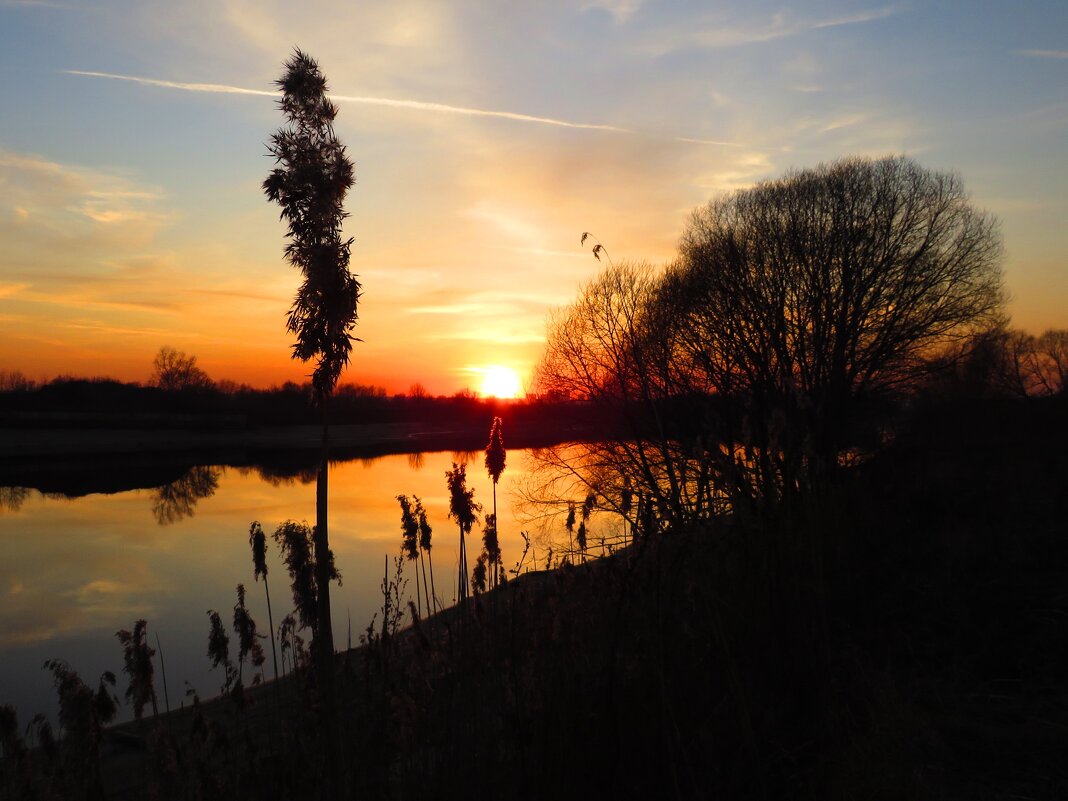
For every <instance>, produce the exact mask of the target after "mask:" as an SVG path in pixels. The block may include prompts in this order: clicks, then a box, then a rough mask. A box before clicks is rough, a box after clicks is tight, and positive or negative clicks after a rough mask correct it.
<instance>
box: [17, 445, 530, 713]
mask: <svg viewBox="0 0 1068 801" xmlns="http://www.w3.org/2000/svg"><path fill="white" fill-rule="evenodd" d="M457 458H458V455H457V454H453V453H449V452H441V453H427V454H418V455H416V454H411V455H395V456H382V457H377V458H374V459H366V460H355V461H350V462H344V463H336V464H333V465H331V470H330V543H331V546H332V547H333V549H334V553H335V558H336V561H337V566H338V568H339V569H340V571H341V574H342V580H343V583H342V586H340V587H337V586H334V587H333V588H332V589H331V602H332V607H333V614H334V638H335V643H336V645H337V647H338V648H339V649H342V648H344V647H345V646H346V644H347V641H348V637H349V631H350V620H351V638H352V643H353V644H357V643H358V638H359V634H360V633H361V632H362V631H363V630H364V629H365V628H366V626H367V624H368V623H369V622H370V620H371V618H372V615H373V614H374V613H375V611H376V610H378V609H380V608H381V606H382V595H381V591H380V586H381V582H382V575H383V562H384V557H385V556H386V555H389V557H390V562H391V569H392V557H393V556H395V555H397V554H398V553H399V548H400V510H399V506H398V504H397V501H396V500H395V496H396V495H397V494H398V493H404V494H407V495H412V494H414V495H418V496H420V497H421V498H422V500H423V504H424V506H425V507H426V509H427V513H428V518H429V521H430V523H431V525H432V526H433V527H434V535H433V555H434V573H435V577H436V582H437V591H438V595H439V596H440V597H442V598H443V599H444V600H445V602H446V603H450V604H451V603H452V599H453V597H454V593H455V578H456V559H457V550H458V533H457V529H456V526H455V524H454V523H453V522H452V521H451V520H449V519H448V501H449V499H448V491H447V488H446V485H445V471H446V470H448V469H449V468H450V467H451V465H452V462H453V461H455V460H456V459H457ZM528 469H529V462H528V454H527V453H526V452H524V451H509V453H508V466H507V468H506V470H505V473H504V475H503V476H502V478H501V482H500V484H498V488H497V505H498V510H499V514H500V518H501V523H500V526H499V528H500V532H501V534H500V537H501V547H502V549H503V558H504V563H505V565H506V567H512V566H513V565H514V564H515V562H516V560H517V559H518V558H519V556H520V553H521V552H522V548H523V546H522V539H521V537H520V536H519V531H520V527H521V525H522V527H523V528H526V529H528V530H529V528H530V525H529V523H523V524H521V522H520V520H519V519H517V515H516V494H515V492H514V491H513V490H514V488H515V487H517V486H519V485H520V484H521V483H522V482H523V481H524V479H525V478H526V476H527V475H528V472H527V471H528ZM199 471H200V472H199V476H200V478H201V484H202V485H205V486H202V487H201V488H200V489H199V490H198V489H197V486H196V484H197V482H195V481H194V482H192V483H193V487H192V488H190V487H186V488H185V492H182V491H180V490H181V488H180V487H179V488H177V491H176V490H175V488H173V487H172V490H171V491H169V492H168V491H164V490H160V489H155V490H152V489H141V490H131V491H128V492H119V493H114V494H93V495H86V496H84V497H78V498H66V497H57V496H47V497H46V496H44V495H42V494H41V493H39V492H37V491H35V490H29V491H24V492H20V491H13V490H10V489H5V490H4V492H5V493H6V498H7V503H6V504H5V505H4V508H3V509H2V510H0V547H2V548H3V552H4V554H3V558H2V560H0V595H2V598H3V603H2V604H0V703H9V704H12V705H13V706H15V708H16V710H17V711H18V715H19V722H20V724H21V725H23V726H24V725H25V724H26V723H27V722H28V721H29V719H30V718H31V717H32V716H33V715H34V714H36V713H37V712H44V713H46V714H48V715H49V716H51V717H53V719H54V716H55V711H56V701H55V692H54V690H53V688H52V683H51V678H50V674H49V673H47V672H45V671H44V670H42V669H41V665H42V663H43V662H44V661H45V660H46V659H52V658H61V659H65V660H67V661H68V662H70V664H71V665H72V666H73V667H74V668H75V670H77V671H78V672H79V673H80V674H81V676H82V678H83V679H84V680H85V681H86V683H88V684H90V685H91V686H93V687H95V685H96V681H97V679H98V677H99V676H100V674H101V673H102V672H103V671H105V670H111V671H113V672H115V673H116V675H118V677H119V691H120V695H121V693H122V692H123V691H124V690H125V688H126V684H127V682H126V679H125V676H124V675H122V673H121V668H122V649H121V646H120V645H119V643H118V641H117V640H116V638H115V632H116V631H117V630H118V629H120V628H132V627H133V623H134V621H135V620H136V619H138V618H145V619H147V620H148V624H149V629H148V630H149V637H150V642H151V644H152V646H153V647H155V646H156V639H155V638H156V636H157V635H158V636H159V638H160V644H161V646H162V647H161V650H162V652H163V656H164V659H165V666H166V671H167V683H168V688H169V696H170V703H171V706H172V708H174V707H177V706H178V705H179V703H180V702H181V700H182V699H183V697H184V695H185V691H186V689H187V688H190V687H192V688H194V689H195V690H196V691H197V692H199V693H200V695H201V696H202V697H208V696H211V695H215V694H216V693H217V692H218V691H219V687H220V685H221V684H222V681H223V678H222V676H221V674H220V671H218V670H216V671H211V670H210V666H209V662H208V658H207V655H206V653H207V637H208V617H207V614H206V613H207V610H209V609H216V610H218V611H219V612H220V613H221V614H222V616H223V619H224V621H227V622H229V621H230V620H231V619H232V610H233V606H234V603H235V602H236V594H235V587H236V585H237V584H238V583H244V584H245V586H246V588H247V590H248V604H249V607H250V610H251V612H252V615H253V617H254V618H255V619H256V621H257V623H258V624H259V626H260V629H261V630H262V631H264V632H266V631H267V628H268V626H267V606H266V602H265V600H264V593H263V585H262V583H260V584H257V583H256V582H255V581H254V579H253V574H252V558H251V551H250V549H249V544H248V529H249V524H250V523H251V521H253V520H259V521H260V522H261V523H262V525H263V527H264V530H265V531H266V532H267V533H268V535H270V533H272V532H273V531H274V529H275V528H276V527H277V526H278V524H279V523H281V522H282V521H284V520H286V519H289V518H292V519H296V520H308V521H313V520H314V516H315V482H314V478H311V479H310V481H308V482H307V483H302V481H301V480H300V479H289V480H281V481H279V480H268V479H265V478H264V477H263V476H262V475H261V474H260V473H259V472H258V471H256V470H251V469H247V468H221V467H220V468H210V469H207V468H199ZM467 472H468V486H469V487H474V489H475V498H476V500H478V501H480V502H481V503H482V504H483V505H484V509H485V511H492V482H491V481H490V479H489V478H488V477H487V475H486V471H485V468H484V466H483V461H482V454H481V453H477V454H472V455H471V462H470V463H469V464H468V467H467ZM212 477H214V479H215V482H216V486H215V488H214V492H212V493H211V494H210V495H207V490H210V489H211V487H210V484H211V479H212ZM198 492H199V493H200V494H204V495H207V497H201V498H199V499H197V498H195V497H191V496H195V495H196V494H198ZM13 495H14V499H15V502H14V503H12V502H11V501H12V496H13ZM472 540H473V542H472V543H471V544H470V545H469V546H468V560H469V564H470V565H471V566H473V565H474V562H475V557H476V556H477V554H478V553H479V552H480V551H481V528H480V527H476V529H475V531H474V532H473V533H472ZM269 542H270V550H269V553H268V567H269V569H270V575H269V579H268V580H269V581H270V582H271V585H270V586H271V600H272V605H273V612H274V621H275V625H277V624H278V623H279V622H280V620H281V618H282V617H283V616H284V615H285V614H286V613H287V612H288V611H289V610H290V609H291V607H292V598H291V594H290V591H289V585H288V576H287V574H286V573H285V568H284V566H283V565H282V563H281V560H280V558H279V554H278V549H277V546H275V545H274V543H273V541H270V540H269ZM412 565H414V563H413V562H409V563H405V575H406V576H407V577H408V578H409V579H410V582H409V584H408V588H409V590H410V595H411V597H412V598H413V599H414V597H415V573H414V569H413V568H412ZM231 638H232V640H233V639H234V638H233V635H232V633H231ZM266 650H267V663H266V664H265V666H264V669H265V671H267V675H270V671H271V666H270V665H271V657H270V649H269V645H268V646H267V648H266ZM231 655H232V656H233V657H235V658H236V642H231ZM247 675H248V673H247V669H246V676H247ZM156 686H157V691H158V692H159V695H160V709H161V710H162V709H163V707H164V699H163V682H162V676H161V674H160V666H159V660H158V656H157V660H156ZM123 715H124V717H129V716H130V712H129V710H128V708H125V707H124V712H123Z"/></svg>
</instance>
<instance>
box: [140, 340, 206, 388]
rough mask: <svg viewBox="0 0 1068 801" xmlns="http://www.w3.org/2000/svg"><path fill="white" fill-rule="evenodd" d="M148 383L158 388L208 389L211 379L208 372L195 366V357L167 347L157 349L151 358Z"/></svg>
mask: <svg viewBox="0 0 1068 801" xmlns="http://www.w3.org/2000/svg"><path fill="white" fill-rule="evenodd" d="M149 383H150V384H152V386H154V387H159V388H160V389H165V390H170V391H178V390H184V389H193V390H196V389H208V388H210V387H211V386H213V385H212V381H211V379H210V378H208V374H207V373H205V372H204V371H203V370H201V369H200V368H199V367H197V357H196V356H192V355H188V356H187V355H186V354H185V353H183V352H182V351H180V350H175V349H174V348H171V347H167V346H166V345H165V346H163V347H162V348H160V349H159V353H157V354H156V358H155V359H153V360H152V377H151V378H150V379H149Z"/></svg>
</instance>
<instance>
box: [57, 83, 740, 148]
mask: <svg viewBox="0 0 1068 801" xmlns="http://www.w3.org/2000/svg"><path fill="white" fill-rule="evenodd" d="M63 72H65V73H66V74H68V75H82V76H85V77H89V78H108V79H111V80H116V81H129V82H131V83H136V84H141V85H142V86H156V87H160V88H162V89H178V90H180V91H183V92H208V93H213V94H228V95H253V96H256V97H277V96H278V93H277V92H270V91H267V90H265V89H248V88H246V87H243V86H230V85H228V84H222V83H186V82H183V81H165V80H160V79H158V78H142V77H139V76H136V75H120V74H118V73H113V72H96V71H92V70H64V71H63ZM330 98H331V100H334V101H335V102H337V103H358V104H361V105H367V106H382V107H385V108H396V109H407V110H410V111H428V112H431V113H437V114H456V115H461V116H466V117H491V118H496V119H502V120H511V121H513V122H526V123H534V124H536V125H552V126H556V127H559V128H576V129H580V130H589V131H607V132H609V133H619V134H639V135H645V136H656V137H658V138H664V139H671V140H673V141H676V142H683V143H687V144H696V145H716V146H723V147H737V146H738V145H737V144H736V143H734V142H725V141H720V140H716V139H697V138H693V137H687V136H666V137H665V136H660V135H658V134H649V133H646V132H644V131H639V130H635V129H632V128H623V127H621V126H618V125H607V124H603V123H593V122H575V121H574V120H562V119H558V118H556V117H542V116H538V115H536V114H522V113H519V112H515V111H496V110H493V109H483V108H471V107H469V106H454V105H450V104H448V103H434V102H429V101H424V100H404V99H397V98H391V97H362V96H358V95H338V94H331V95H330Z"/></svg>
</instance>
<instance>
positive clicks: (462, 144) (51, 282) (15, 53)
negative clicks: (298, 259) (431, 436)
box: [0, 0, 1068, 394]
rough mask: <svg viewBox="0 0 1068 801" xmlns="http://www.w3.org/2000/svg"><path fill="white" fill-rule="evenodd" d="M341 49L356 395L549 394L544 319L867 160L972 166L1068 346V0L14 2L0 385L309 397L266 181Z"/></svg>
mask: <svg viewBox="0 0 1068 801" xmlns="http://www.w3.org/2000/svg"><path fill="white" fill-rule="evenodd" d="M295 46H299V47H301V48H302V49H304V50H305V51H307V52H308V53H309V54H311V55H312V56H313V57H315V58H316V59H317V60H318V61H319V63H320V65H321V67H322V69H323V71H324V73H325V74H326V76H327V78H328V79H329V82H330V86H331V90H332V93H333V95H334V98H335V100H336V102H337V103H338V105H339V107H340V113H339V114H338V118H337V122H336V130H337V133H338V135H339V137H340V138H341V140H342V141H343V142H344V143H345V144H346V145H347V146H348V150H349V153H350V155H351V157H352V158H353V160H354V161H355V163H356V175H357V183H356V186H355V187H354V188H353V190H352V191H351V193H350V195H349V200H348V203H347V208H348V210H349V212H350V213H351V218H350V220H349V221H348V227H347V230H348V232H349V233H350V234H351V235H352V236H354V237H355V240H356V242H355V246H354V249H353V259H352V267H353V270H354V271H355V272H356V273H358V274H359V276H360V278H361V280H362V282H363V285H364V295H363V300H362V302H361V305H360V310H359V311H360V324H359V328H358V331H357V335H358V336H360V337H361V338H363V339H364V340H365V341H364V342H363V343H360V344H358V345H357V346H356V350H355V355H354V360H353V364H352V366H351V367H350V369H349V371H348V372H347V373H346V374H345V376H343V378H342V381H354V382H359V383H374V384H382V385H385V386H386V387H387V388H388V389H389V390H391V391H405V390H407V389H408V387H409V385H411V384H412V383H414V382H416V381H419V382H421V383H423V384H424V385H425V386H426V387H427V388H428V389H429V390H430V391H431V392H432V393H435V394H437V393H452V392H455V391H457V390H459V389H461V388H464V387H471V388H473V389H478V388H479V387H480V386H481V385H482V378H483V376H484V375H485V374H486V373H487V371H490V370H491V369H492V368H501V367H504V368H510V369H513V370H516V371H518V373H519V374H520V376H521V377H522V378H523V379H524V380H526V378H527V377H528V376H529V372H530V369H531V368H532V366H533V364H534V363H535V362H536V361H537V359H538V357H539V354H540V352H541V347H542V342H543V339H544V332H545V319H546V314H547V312H548V311H549V310H550V309H551V308H553V307H556V306H559V305H562V304H565V303H567V302H568V301H569V300H570V299H572V298H573V297H574V295H575V292H576V290H577V288H578V287H579V285H580V284H581V283H582V282H583V281H585V280H587V279H588V278H590V277H592V276H593V275H594V274H595V273H596V271H597V270H598V268H599V265H598V263H597V262H596V261H595V260H594V259H593V257H592V256H591V255H590V251H589V243H587V245H586V247H585V248H581V247H580V246H579V237H580V235H581V234H582V232H583V231H591V232H593V234H595V235H596V237H597V238H598V239H599V240H600V241H601V242H602V243H604V245H605V247H606V248H607V250H608V251H609V253H610V254H611V256H612V257H613V258H614V259H617V260H618V259H634V260H648V261H651V262H658V263H659V262H663V261H665V260H668V259H670V258H671V256H672V254H673V252H674V248H675V245H676V242H677V240H678V237H679V235H680V233H681V231H682V229H683V226H684V225H685V222H686V219H687V216H688V215H689V213H690V211H691V210H692V209H693V208H694V207H695V206H697V205H699V204H701V203H704V202H707V201H708V200H709V199H710V198H713V197H716V196H717V195H719V194H722V193H724V192H726V191H729V190H731V189H735V188H739V187H744V186H748V185H750V184H751V183H753V182H754V181H757V180H760V179H762V178H769V177H775V176H777V175H779V174H781V173H782V172H783V171H785V170H787V169H789V168H791V167H803V166H810V165H815V164H817V163H819V162H820V161H827V160H831V159H835V158H838V157H841V156H845V155H849V154H865V155H873V156H881V155H885V154H889V153H906V154H909V155H911V156H914V157H915V158H916V159H917V160H918V161H920V163H921V164H923V165H924V166H927V167H930V168H934V169H939V170H955V171H957V172H959V173H960V174H961V175H962V176H963V178H964V182H965V186H966V187H967V188H968V189H969V191H970V192H971V194H972V196H973V199H974V201H975V203H976V204H977V205H979V206H982V207H984V208H986V209H988V210H990V211H992V212H993V213H995V214H996V215H997V216H999V217H1000V218H1001V220H1002V230H1003V234H1004V238H1005V245H1006V261H1005V275H1006V283H1007V288H1008V290H1009V292H1010V293H1011V296H1012V302H1011V306H1010V310H1011V313H1012V315H1013V321H1014V324H1015V325H1017V326H1019V327H1023V328H1027V329H1030V330H1032V331H1034V332H1038V331H1040V330H1042V329H1044V328H1049V327H1068V313H1066V311H1065V310H1066V309H1068V258H1066V257H1068V3H1066V2H1064V0H1048V1H1047V2H1027V1H1026V0H1022V1H1021V2H980V1H975V2H963V1H962V2H948V1H947V2H937V3H929V2H920V0H913V1H912V2H902V3H893V4H880V3H868V2H846V1H845V0H837V2H807V3H786V2H782V1H781V0H780V2H777V3H767V2H762V1H761V0H757V1H756V2H753V1H752V0H750V1H748V2H740V1H737V2H696V0H691V1H690V2H681V1H680V2H670V3H661V2H643V0H594V1H593V2H486V1H485V0H471V1H470V2H466V1H465V2H432V1H431V0H393V1H392V2H388V3H387V2H340V1H339V2H328V1H326V0H323V1H322V2H320V1H318V0H311V1H309V2H302V3H299V4H298V3H292V2H281V1H280V0H195V1H194V2H185V1H183V0H168V2H157V0H91V1H89V0H87V1H86V2H81V1H80V0H69V1H64V0H57V1H56V2H51V1H49V0H42V1H41V2H36V0H0V108H2V109H3V111H2V112H0V114H2V117H0V119H2V124H0V369H8V370H21V371H22V372H24V373H26V374H27V375H29V376H30V377H33V378H46V377H51V376H55V375H57V374H63V373H69V374H76V375H108V376H112V377H115V378H119V379H122V380H135V381H145V380H147V379H148V376H149V371H150V368H151V361H152V357H153V355H154V354H155V353H156V351H158V350H159V348H160V347H161V346H163V345H169V346H172V347H175V348H178V349H179V350H184V351H186V352H188V353H193V354H195V355H196V356H197V357H198V359H199V363H200V364H201V365H202V366H203V367H204V368H205V370H206V371H207V372H208V374H209V375H210V376H211V377H212V378H215V379H222V378H229V379H233V380H236V381H240V382H248V383H251V384H254V385H259V386H266V385H270V384H273V383H281V382H282V381H285V380H297V381H300V380H303V377H304V376H305V375H306V374H307V373H308V372H309V368H308V367H306V366H304V365H301V364H299V363H297V362H294V361H293V360H292V359H290V357H289V352H290V351H289V344H290V339H289V336H288V335H287V334H286V332H285V330H284V318H285V312H286V310H287V309H288V306H289V302H290V300H291V298H292V295H293V292H294V290H295V288H296V286H297V284H298V281H299V277H298V275H297V274H296V271H295V270H293V269H292V268H291V267H289V266H287V265H286V264H285V263H284V262H283V260H282V248H283V245H284V240H283V235H284V229H283V226H282V224H281V223H280V222H279V221H278V214H277V208H276V207H273V206H271V205H269V204H268V203H267V202H266V200H265V199H264V197H263V194H262V191H261V188H260V184H261V182H262V181H263V178H264V177H265V175H266V173H267V171H268V170H269V169H270V167H271V160H270V159H269V158H268V157H267V156H266V155H265V154H266V152H267V150H266V147H265V145H264V143H265V142H266V141H267V139H268V137H269V136H270V134H271V133H272V132H273V131H274V130H275V129H276V128H277V127H278V126H279V125H280V124H281V123H282V119H281V116H280V114H279V112H278V111H277V109H276V107H275V102H274V99H273V97H274V92H273V86H272V81H273V80H274V79H276V78H277V77H279V75H280V73H281V64H282V62H283V60H285V58H286V57H287V56H288V54H289V53H290V52H291V51H292V49H293V48H294V47H295Z"/></svg>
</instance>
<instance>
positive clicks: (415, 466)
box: [408, 451, 426, 470]
mask: <svg viewBox="0 0 1068 801" xmlns="http://www.w3.org/2000/svg"><path fill="white" fill-rule="evenodd" d="M425 463H426V457H425V456H424V455H423V453H422V452H421V451H420V452H419V453H409V454H408V467H409V468H411V469H412V470H422V469H423V465H424V464H425Z"/></svg>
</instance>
